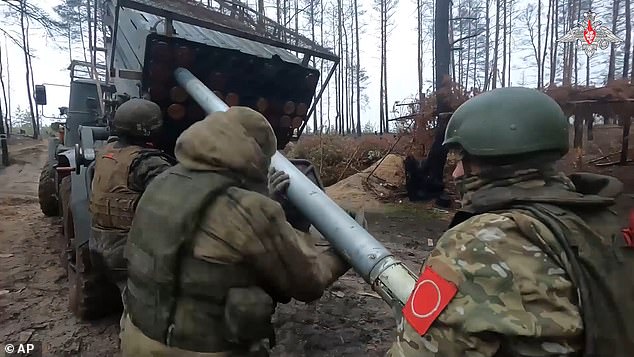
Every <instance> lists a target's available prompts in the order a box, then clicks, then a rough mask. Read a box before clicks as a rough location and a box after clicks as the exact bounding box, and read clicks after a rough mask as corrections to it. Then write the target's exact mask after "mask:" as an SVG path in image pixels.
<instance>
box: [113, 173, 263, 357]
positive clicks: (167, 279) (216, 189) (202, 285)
mask: <svg viewBox="0 0 634 357" xmlns="http://www.w3.org/2000/svg"><path fill="white" fill-rule="evenodd" d="M230 186H239V184H238V183H237V182H236V181H235V180H233V179H231V178H228V177H226V176H224V175H221V174H218V173H213V172H203V171H189V170H187V169H185V168H183V167H182V166H181V165H180V164H179V165H176V166H174V167H171V168H170V169H168V170H166V171H165V172H163V173H161V174H160V175H159V176H157V177H156V178H155V179H154V180H153V181H152V183H151V184H150V185H149V186H148V188H147V189H146V191H145V193H144V195H143V196H142V198H141V200H140V201H139V205H138V207H137V211H136V215H135V220H134V223H133V225H132V227H131V229H130V234H129V236H128V242H127V246H126V258H127V260H128V285H127V290H126V294H125V301H126V308H127V311H128V313H129V315H130V319H131V320H132V322H133V323H134V325H135V326H137V327H138V328H139V329H140V330H141V331H142V332H143V333H144V334H145V335H146V336H148V337H149V338H151V339H153V340H155V341H158V342H161V343H163V344H165V345H168V346H173V347H178V348H181V349H185V350H189V351H197V352H221V351H236V350H241V349H242V348H243V346H242V345H237V344H236V343H232V342H229V341H228V339H227V338H225V336H224V333H225V330H226V329H225V325H224V313H225V300H226V297H227V293H228V291H229V289H231V288H240V287H250V286H254V285H257V284H256V281H255V277H254V276H253V273H252V271H250V270H249V269H247V267H245V266H242V265H239V264H231V265H229V264H212V263H209V262H205V261H202V260H199V259H196V258H194V256H193V247H192V245H193V244H192V238H193V236H194V233H195V231H196V229H197V227H198V225H199V221H200V219H201V215H202V214H203V213H204V211H205V208H207V207H209V205H210V204H211V203H212V202H213V201H214V199H215V198H216V197H218V196H219V195H221V194H223V192H224V191H225V190H226V189H227V188H229V187H230ZM270 328H271V329H272V327H270Z"/></svg>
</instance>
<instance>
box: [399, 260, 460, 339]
mask: <svg viewBox="0 0 634 357" xmlns="http://www.w3.org/2000/svg"><path fill="white" fill-rule="evenodd" d="M456 292H458V288H457V287H456V285H455V284H454V283H452V282H449V281H447V280H445V279H443V277H441V276H440V275H438V274H437V273H436V272H435V271H433V270H432V269H431V268H430V267H425V270H424V271H423V273H422V274H421V276H420V278H418V281H417V282H416V286H415V287H414V291H412V294H411V295H410V296H409V299H407V303H406V304H405V306H404V307H403V317H405V320H407V322H409V324H410V325H411V326H412V327H413V328H414V330H415V331H416V332H418V334H420V335H421V336H422V335H424V334H425V333H427V330H428V329H429V327H430V326H431V324H432V323H433V322H434V321H435V320H436V318H438V316H439V315H440V313H441V312H442V311H443V310H444V309H445V307H447V305H448V304H449V302H450V301H451V299H453V297H454V296H455V295H456Z"/></svg>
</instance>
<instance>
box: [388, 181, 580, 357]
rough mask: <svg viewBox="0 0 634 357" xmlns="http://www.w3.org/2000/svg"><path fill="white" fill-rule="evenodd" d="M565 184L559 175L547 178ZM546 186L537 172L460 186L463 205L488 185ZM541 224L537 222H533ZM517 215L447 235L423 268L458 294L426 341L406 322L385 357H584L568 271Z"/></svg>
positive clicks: (477, 219)
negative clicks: (534, 238) (524, 228)
mask: <svg viewBox="0 0 634 357" xmlns="http://www.w3.org/2000/svg"><path fill="white" fill-rule="evenodd" d="M548 181H556V182H558V183H560V184H563V185H567V184H569V180H567V179H566V178H565V177H562V176H561V175H555V176H553V177H549V178H548ZM496 185H500V186H509V185H519V186H521V187H524V188H531V187H539V186H544V185H545V181H544V179H543V176H542V173H540V172H539V170H521V171H518V172H515V174H514V175H512V176H509V177H506V178H500V179H483V178H479V177H471V178H468V179H466V180H465V181H463V182H462V183H461V187H462V188H463V190H464V191H463V192H462V193H463V204H465V205H468V204H469V203H470V199H471V197H472V195H473V194H475V193H476V192H477V191H478V190H480V189H482V188H483V187H491V186H496ZM532 223H538V222H532ZM520 224H521V222H517V215H514V214H512V213H499V214H495V213H484V214H480V215H477V216H474V217H472V218H470V219H468V220H466V221H464V222H462V223H461V224H458V225H456V226H454V227H453V228H451V229H450V230H448V231H447V232H446V233H445V234H443V236H442V237H441V238H440V240H439V241H438V244H437V246H436V247H435V249H434V250H433V251H432V252H431V254H430V256H429V258H428V259H427V261H426V262H425V265H424V266H429V267H431V268H432V269H433V270H434V271H436V272H437V273H438V274H439V275H441V276H442V277H443V278H445V279H446V280H448V281H451V282H453V283H454V284H456V286H458V293H457V294H456V296H455V297H454V298H453V300H452V301H451V302H450V303H449V305H448V306H447V307H446V308H445V310H444V311H443V312H442V313H441V314H440V316H439V317H438V318H437V320H436V321H434V323H433V324H432V325H431V327H430V329H429V330H428V331H427V333H426V334H425V335H424V336H420V335H418V334H417V333H416V332H415V331H414V330H413V329H412V328H411V327H410V326H409V324H408V323H407V322H405V321H404V319H403V318H402V317H400V318H399V319H398V324H397V325H398V326H397V337H396V341H395V343H394V344H393V346H392V348H391V349H390V351H388V353H387V356H390V357H392V356H393V357H397V356H403V357H410V356H412V357H413V356H443V357H445V356H447V357H449V356H456V357H458V356H478V357H480V356H482V357H484V356H522V357H524V356H526V357H528V356H578V355H581V354H580V352H579V351H582V349H583V322H582V318H581V315H580V309H579V307H578V306H577V301H578V295H577V290H576V288H575V286H574V285H573V283H572V282H571V280H570V278H569V277H568V276H567V275H566V272H565V269H564V266H562V265H560V264H558V262H556V261H555V260H553V259H551V258H550V257H549V256H548V255H547V254H546V253H545V252H544V251H543V250H542V249H540V247H538V246H537V245H535V244H533V242H531V240H530V239H529V238H528V237H527V236H526V235H525V234H524V232H523V231H522V230H521V229H520Z"/></svg>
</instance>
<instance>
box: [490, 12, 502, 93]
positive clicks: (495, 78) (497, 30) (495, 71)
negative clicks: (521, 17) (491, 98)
mask: <svg viewBox="0 0 634 357" xmlns="http://www.w3.org/2000/svg"><path fill="white" fill-rule="evenodd" d="M495 8H496V9H495V44H494V45H493V46H494V49H493V81H492V83H491V89H495V88H497V85H498V49H499V44H500V9H501V6H500V0H497V1H496V6H495Z"/></svg>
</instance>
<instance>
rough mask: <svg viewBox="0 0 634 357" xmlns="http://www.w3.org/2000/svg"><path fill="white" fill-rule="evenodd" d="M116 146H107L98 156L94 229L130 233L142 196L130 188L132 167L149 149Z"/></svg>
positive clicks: (94, 190)
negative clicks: (138, 202) (128, 231)
mask: <svg viewBox="0 0 634 357" xmlns="http://www.w3.org/2000/svg"><path fill="white" fill-rule="evenodd" d="M115 144H116V143H110V144H107V145H106V146H105V147H104V148H103V149H101V150H99V152H98V153H97V158H96V159H95V176H94V178H93V181H92V197H91V199H90V212H91V213H92V224H93V226H96V227H99V228H102V229H106V230H122V231H127V230H128V229H129V228H130V225H132V218H133V217H134V210H135V208H136V204H137V201H138V200H139V197H141V192H137V191H134V190H132V189H130V188H129V187H128V177H129V176H130V167H131V166H132V162H133V161H134V160H135V159H136V158H137V157H139V155H140V154H141V153H142V152H143V151H145V150H147V149H144V148H142V147H140V146H134V145H130V146H124V147H121V148H117V147H115Z"/></svg>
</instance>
